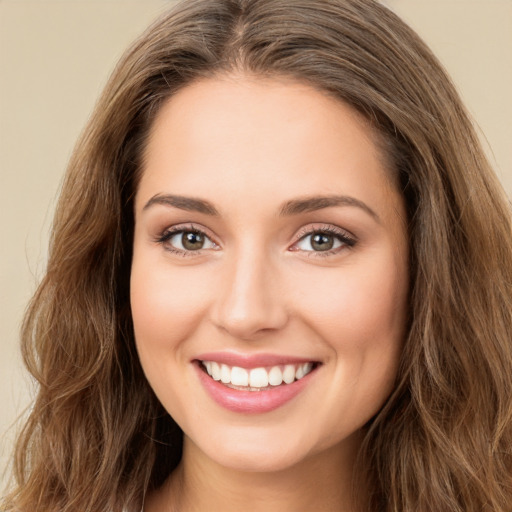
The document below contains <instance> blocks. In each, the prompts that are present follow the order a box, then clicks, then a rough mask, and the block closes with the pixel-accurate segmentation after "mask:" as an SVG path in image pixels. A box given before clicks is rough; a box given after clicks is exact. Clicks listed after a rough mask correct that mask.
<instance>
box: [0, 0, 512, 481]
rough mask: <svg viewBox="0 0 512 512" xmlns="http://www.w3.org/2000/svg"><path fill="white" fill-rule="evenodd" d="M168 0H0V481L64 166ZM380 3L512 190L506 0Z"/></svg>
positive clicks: (25, 382) (23, 390)
mask: <svg viewBox="0 0 512 512" xmlns="http://www.w3.org/2000/svg"><path fill="white" fill-rule="evenodd" d="M172 3H174V2H172V1H164V0H138V1H133V0H102V1H100V0H55V1H50V0H32V1H30V0H0V404H1V407H0V411H1V412H0V488H1V487H2V486H3V485H2V484H3V483H5V482H6V478H5V476H3V477H2V476H1V474H2V472H3V469H4V468H5V467H6V464H7V460H8V457H9V454H10V452H11V450H12V440H13V437H14V434H15V432H16V428H17V427H16V426H13V425H14V421H15V419H16V417H17V416H18V415H19V414H21V413H22V412H23V411H24V409H25V408H26V407H27V406H28V405H29V403H30V397H31V396H32V395H33V390H32V388H31V385H30V384H31V383H30V380H29V378H28V377H27V376H26V374H25V373H24V370H23V367H22V364H21V358H20V355H19V348H18V330H19V326H20V322H21V318H22V315H23V311H24V308H25V307H26V303H27V301H28V300H29V298H30V296H31V294H32V293H33V292H34V290H35V287H36V284H37V282H38V280H39V279H40V277H41V276H42V274H43V271H44V268H45V262H46V250H47V244H48V234H49V229H50V224H51V218H52V212H53V208H54V205H55V200H56V197H57V194H58V190H59V186H60V183H61V179H62V176H63V173H64V170H65V168H66V162H67V160H68V159H69V156H70V153H71V151H72V148H73V145H74V142H75V140H76V138H77V136H78V134H79V133H80V131H81V129H82V128H83V126H84V124H85V122H86V120H87V119H88V116H89V115H90V113H91V110H92V108H93V105H94V103H95V100H96V98H97V97H98V95H99V93H100V91H101V89H102V86H103V85H104V83H105V82H106V80H107V78H108V76H109V73H110V71H111V70H112V68H113V66H114V64H115V62H116V61H117V60H118V58H119V57H120V56H121V54H122V52H123V50H124V49H125V48H126V47H127V46H128V44H129V43H130V42H131V41H132V40H133V39H134V38H135V37H136V36H137V35H138V34H139V33H140V32H141V31H142V30H143V29H144V28H145V26H146V25H147V24H148V23H149V22H150V21H151V20H152V19H153V18H155V17H156V16H157V15H158V14H159V13H161V12H162V11H163V10H165V9H167V8H168V6H169V5H170V4H172ZM385 3H386V4H387V5H388V6H390V7H391V8H392V9H394V10H395V11H396V12H397V13H398V14H400V15H401V16H402V17H403V18H404V19H405V20H406V21H407V22H408V23H409V24H410V25H411V26H412V27H413V28H415V29H416V30H417V31H418V32H419V34H420V35H421V36H422V37H423V38H424V39H425V40H426V42H427V43H428V44H429V45H430V46H431V48H432V49H433V50H434V52H435V53H436V54H437V55H438V57H439V58H440V59H441V61H442V62H443V64H444V65H445V67H446V68H447V69H448V71H449V73H450V74H451V76H452V78H453V80H454V81H455V84H456V86H457V87H458V89H459V91H460V93H461V95H462V97H463V99H464V101H465V102H466V105H467V106H468V108H469V110H470V112H471V114H472V116H473V118H474V120H475V123H476V124H477V126H478V127H479V131H480V132H481V136H482V140H483V141H484V145H485V147H486V148H487V151H488V154H489V156H490V158H491V161H492V162H493V163H494V166H495V169H496V172H497V173H498V176H499V177H500V179H501V180H502V183H503V185H504V187H505V189H506V191H507V193H508V194H509V197H510V196H512V123H511V120H512V94H511V93H510V91H511V90H512V0H386V1H385ZM483 134H485V136H484V135H483Z"/></svg>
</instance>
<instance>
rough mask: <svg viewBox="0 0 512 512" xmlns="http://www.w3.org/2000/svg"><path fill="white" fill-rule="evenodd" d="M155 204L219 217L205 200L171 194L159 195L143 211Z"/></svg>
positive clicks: (215, 210)
mask: <svg viewBox="0 0 512 512" xmlns="http://www.w3.org/2000/svg"><path fill="white" fill-rule="evenodd" d="M154 204H161V205H163V206H173V207H174V208H179V209H180V210H187V211H189V212H199V213H204V214H206V215H219V212H218V211H217V209H216V208H215V207H214V206H213V205H212V204H211V203H209V202H208V201H205V200H203V199H196V198H194V197H185V196H175V195H171V194H165V195H163V194H157V195H156V196H153V197H152V198H151V199H150V200H149V201H148V202H147V203H146V204H145V205H144V208H143V209H142V210H143V211H144V210H147V209H148V208H149V207H150V206H153V205H154Z"/></svg>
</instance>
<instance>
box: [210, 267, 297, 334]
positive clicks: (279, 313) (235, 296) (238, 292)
mask: <svg viewBox="0 0 512 512" xmlns="http://www.w3.org/2000/svg"><path fill="white" fill-rule="evenodd" d="M212 316H213V322H214V324H215V325H216V326H217V327H218V328H219V329H221V330H223V331H224V332H227V333H229V334H230V335H231V336H233V337H235V338H237V339H243V340H252V339H257V338H259V337H261V336H262V335H264V334H265V333H269V332H271V331H277V330H279V329H282V328H283V327H284V326H285V325H286V323H287V321H288V315H287V312H286V308H285V305H284V301H283V297H282V293H281V290H280V289H279V285H278V283H277V282H276V280H273V279H272V277H271V273H270V272H269V271H268V268H267V269H262V272H258V269H257V268H256V267H254V266H253V267H251V268H249V269H247V268H245V269H243V268H239V269H238V270H237V271H236V272H234V275H233V276H232V278H231V279H229V280H228V281H225V282H224V284H223V292H222V293H220V294H219V296H218V297H217V300H216V303H215V307H214V312H213V315H212Z"/></svg>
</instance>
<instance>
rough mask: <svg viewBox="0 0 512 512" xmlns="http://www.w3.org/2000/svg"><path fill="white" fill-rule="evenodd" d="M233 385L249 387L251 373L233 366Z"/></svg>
mask: <svg viewBox="0 0 512 512" xmlns="http://www.w3.org/2000/svg"><path fill="white" fill-rule="evenodd" d="M231 384H233V385H234V386H248V385H249V373H248V372H247V370H246V369H244V368H240V367H238V366H233V368H232V369H231Z"/></svg>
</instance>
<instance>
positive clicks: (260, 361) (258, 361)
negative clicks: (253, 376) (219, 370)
mask: <svg viewBox="0 0 512 512" xmlns="http://www.w3.org/2000/svg"><path fill="white" fill-rule="evenodd" d="M194 359H197V360H199V361H215V362H217V363H220V364H227V365H228V366H239V367H240V368H246V369H247V370H250V369H251V368H264V367H269V366H278V365H285V364H302V363H309V362H313V361H314V359H304V358H301V357H290V356H282V355H277V354H251V355H248V354H236V353H234V352H208V353H206V354H199V355H198V356H197V357H195V358H194Z"/></svg>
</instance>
